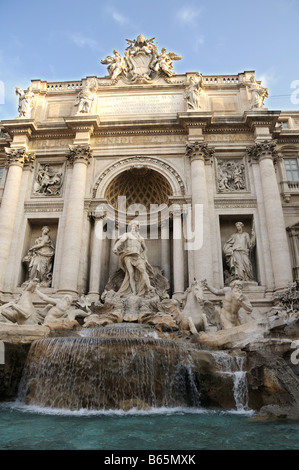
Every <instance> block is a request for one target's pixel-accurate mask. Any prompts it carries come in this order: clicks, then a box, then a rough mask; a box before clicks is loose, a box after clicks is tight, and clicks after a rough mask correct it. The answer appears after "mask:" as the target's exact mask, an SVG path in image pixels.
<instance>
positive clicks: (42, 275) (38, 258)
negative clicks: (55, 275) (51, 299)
mask: <svg viewBox="0 0 299 470" xmlns="http://www.w3.org/2000/svg"><path fill="white" fill-rule="evenodd" d="M49 232H50V228H49V227H48V226H44V227H43V228H42V233H41V236H39V237H38V238H37V239H36V240H35V243H34V245H33V246H32V247H31V248H30V249H29V251H28V253H27V255H26V256H25V257H24V258H23V262H24V263H25V264H26V265H27V268H28V273H29V280H32V279H38V282H39V283H40V285H41V286H42V287H50V285H51V282H52V266H53V257H54V253H55V248H54V244H53V242H52V240H51V238H50V236H49Z"/></svg>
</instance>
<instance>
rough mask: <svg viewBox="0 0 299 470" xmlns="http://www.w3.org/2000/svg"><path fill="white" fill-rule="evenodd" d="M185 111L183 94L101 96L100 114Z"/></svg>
mask: <svg viewBox="0 0 299 470" xmlns="http://www.w3.org/2000/svg"><path fill="white" fill-rule="evenodd" d="M182 111H184V99H183V95H182V94H165V95H164V94H163V95H162V94H156V95H155V94H148V95H137V94H136V95H121V96H100V97H99V108H98V113H99V114H100V115H112V116H116V115H119V114H122V115H124V114H163V113H170V114H171V113H178V112H182Z"/></svg>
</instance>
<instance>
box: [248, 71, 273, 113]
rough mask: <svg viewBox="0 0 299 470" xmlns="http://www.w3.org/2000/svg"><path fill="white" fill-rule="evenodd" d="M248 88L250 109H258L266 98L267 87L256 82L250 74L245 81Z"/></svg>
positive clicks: (267, 94)
mask: <svg viewBox="0 0 299 470" xmlns="http://www.w3.org/2000/svg"><path fill="white" fill-rule="evenodd" d="M247 86H248V90H249V91H250V92H251V101H250V109H259V108H263V107H264V101H265V99H266V98H268V96H269V93H268V88H264V87H263V86H262V85H261V84H260V83H258V82H257V81H256V79H255V77H254V75H252V76H251V77H250V80H249V81H248V82H247Z"/></svg>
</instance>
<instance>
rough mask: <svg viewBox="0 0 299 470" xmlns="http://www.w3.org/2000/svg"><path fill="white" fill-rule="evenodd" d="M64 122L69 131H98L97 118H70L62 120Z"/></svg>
mask: <svg viewBox="0 0 299 470" xmlns="http://www.w3.org/2000/svg"><path fill="white" fill-rule="evenodd" d="M64 121H65V123H66V125H67V127H68V128H69V129H72V130H73V131H74V132H90V133H93V132H94V131H95V130H96V129H99V126H100V118H99V116H90V115H87V116H82V114H80V116H72V117H68V118H64Z"/></svg>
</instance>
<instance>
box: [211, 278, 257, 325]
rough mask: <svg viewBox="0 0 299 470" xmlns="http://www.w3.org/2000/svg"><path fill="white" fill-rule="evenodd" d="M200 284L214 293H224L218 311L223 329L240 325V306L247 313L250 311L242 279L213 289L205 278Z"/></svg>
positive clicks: (250, 306) (250, 307)
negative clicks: (227, 285) (219, 310)
mask: <svg viewBox="0 0 299 470" xmlns="http://www.w3.org/2000/svg"><path fill="white" fill-rule="evenodd" d="M202 286H203V287H205V288H206V289H208V290H209V291H210V292H212V293H213V294H215V295H224V298H223V302H222V308H221V312H220V321H221V326H222V328H223V329H228V328H233V327H234V326H239V325H241V320H240V316H239V310H240V308H241V307H242V308H243V309H244V310H245V311H246V312H247V313H251V312H252V305H251V303H250V301H249V299H248V298H247V297H246V296H245V295H244V294H243V284H242V281H239V280H235V281H232V282H231V284H230V286H229V287H224V288H223V289H215V288H214V287H211V286H209V285H208V283H207V280H206V279H204V280H203V281H202Z"/></svg>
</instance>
